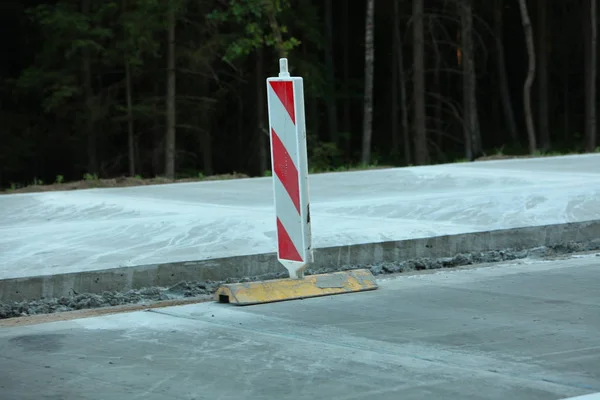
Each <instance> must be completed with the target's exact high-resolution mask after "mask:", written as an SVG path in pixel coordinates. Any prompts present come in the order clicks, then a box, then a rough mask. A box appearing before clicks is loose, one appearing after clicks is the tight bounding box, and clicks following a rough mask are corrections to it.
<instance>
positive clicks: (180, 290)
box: [0, 240, 600, 319]
mask: <svg viewBox="0 0 600 400" xmlns="http://www.w3.org/2000/svg"><path fill="white" fill-rule="evenodd" d="M596 250H600V240H592V241H587V242H568V243H564V244H559V245H556V246H549V247H546V246H542V247H536V248H532V249H526V250H522V249H505V250H499V251H487V252H476V253H461V254H456V255H454V256H452V257H443V258H416V259H411V260H403V261H398V262H387V263H379V264H374V265H346V266H343V267H341V268H335V269H333V268H330V269H318V270H311V269H308V270H307V271H306V274H307V275H314V274H322V273H329V272H335V271H340V270H351V269H359V268H368V269H370V270H371V272H372V273H373V274H374V275H383V274H394V273H402V272H411V271H421V270H431V269H441V268H454V267H463V266H468V265H476V264H485V263H494V262H502V261H511V260H521V259H526V258H530V259H544V258H554V257H560V256H565V255H568V254H573V253H582V252H590V251H596ZM286 276H287V274H286V272H282V273H279V274H270V275H262V276H257V277H247V278H243V279H228V280H227V281H224V282H212V281H208V282H179V283H178V284H176V285H174V286H172V287H168V288H162V287H149V288H143V289H137V290H129V291H127V292H104V293H100V294H92V293H82V294H77V295H73V296H69V297H61V298H50V299H40V300H35V301H22V302H10V303H0V319H6V318H14V317H22V316H29V315H36V314H52V313H57V312H64V311H73V310H83V309H94V308H102V307H111V306H121V305H127V304H145V303H152V302H159V301H165V300H176V299H184V298H196V297H197V298H201V297H204V298H206V297H207V296H211V295H212V294H214V292H215V291H216V290H217V288H218V287H219V285H221V284H222V283H236V282H250V281H256V280H265V279H277V278H285V277H286Z"/></svg>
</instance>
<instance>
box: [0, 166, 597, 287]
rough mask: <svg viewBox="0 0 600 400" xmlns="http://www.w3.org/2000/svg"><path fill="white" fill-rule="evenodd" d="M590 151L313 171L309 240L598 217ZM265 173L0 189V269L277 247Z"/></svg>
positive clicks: (348, 241)
mask: <svg viewBox="0 0 600 400" xmlns="http://www.w3.org/2000/svg"><path fill="white" fill-rule="evenodd" d="M599 166H600V154H590V155H581V156H567V157H547V158H537V159H519V160H503V161H486V162H477V163H458V164H448V165H433V166H427V167H415V168H396V169H388V170H375V171H361V172H347V173H332V174H318V175H311V177H310V195H311V224H312V232H313V247H316V248H323V247H333V246H347V245H352V244H361V243H373V242H384V241H394V240H403V239H416V238H426V237H433V236H440V235H451V234H460V233H470V232H482V231H490V230H495V229H508V228H518V227H524V226H536V225H550V224H559V223H564V222H578V221H588V220H594V219H598V218H600V168H599ZM271 185H272V182H271V179H269V178H258V179H241V180H235V181H220V182H200V183H182V184H174V185H160V186H143V187H135V188H115V189H93V190H81V191H71V192H47V193H31V194H18V195H6V196H0V279H9V278H21V277H30V276H39V275H56V274H64V273H73V272H81V271H94V270H101V269H109V268H119V267H128V266H140V265H148V264H162V263H172V262H186V261H199V260H209V259H214V258H221V257H232V256H243V255H249V254H264V253H271V252H274V251H275V250H276V243H275V226H276V224H275V217H274V210H273V189H272V186H271Z"/></svg>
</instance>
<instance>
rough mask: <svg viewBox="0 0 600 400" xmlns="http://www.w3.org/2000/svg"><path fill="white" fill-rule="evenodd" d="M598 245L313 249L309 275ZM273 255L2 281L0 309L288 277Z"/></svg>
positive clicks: (429, 242) (560, 228) (570, 229)
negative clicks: (208, 283)
mask: <svg viewBox="0 0 600 400" xmlns="http://www.w3.org/2000/svg"><path fill="white" fill-rule="evenodd" d="M598 240H600V220H590V221H583V222H571V223H562V224H554V225H542V226H534V227H522V228H512V229H501V230H493V231H483V232H473V233H463V234H456V235H444V236H436V237H429V238H419V239H409V240H399V241H388V242H375V243H365V244H356V245H349V246H336V247H329V248H319V249H315V264H313V265H312V266H311V269H310V271H309V273H319V272H331V271H339V270H344V269H353V268H361V267H362V268H364V267H369V266H370V265H374V264H381V263H390V262H398V261H399V260H400V261H402V260H413V259H420V258H442V257H453V256H455V255H458V254H462V253H477V252H487V251H502V250H505V249H514V250H525V249H534V248H537V247H541V246H560V245H564V244H567V243H569V242H575V243H588V242H593V241H598ZM285 276H286V272H285V270H284V269H283V267H282V266H281V265H280V264H279V263H278V261H277V257H276V254H275V253H268V254H255V255H246V256H235V257H228V258H220V259H212V260H203V261H191V262H176V263H166V264H155V265H143V266H135V267H121V268H115V269H108V270H98V271H82V272H76V273H65V274H57V275H49V276H35V277H25V278H14V279H5V280H0V303H2V302H5V303H6V302H11V301H35V300H38V299H43V298H60V297H63V296H73V295H77V294H83V293H86V294H90V293H91V294H99V293H103V292H107V291H115V292H123V291H127V290H131V289H142V288H147V287H170V286H172V285H175V284H177V283H179V282H182V281H184V282H185V281H187V282H194V281H212V282H223V281H225V282H227V281H236V280H240V279H252V280H256V279H273V278H278V277H285Z"/></svg>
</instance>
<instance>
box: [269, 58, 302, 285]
mask: <svg viewBox="0 0 600 400" xmlns="http://www.w3.org/2000/svg"><path fill="white" fill-rule="evenodd" d="M267 101H268V107H269V128H270V131H271V164H272V168H273V193H274V196H275V214H276V216H277V257H278V259H279V262H280V263H281V264H282V265H283V266H284V267H285V268H286V269H287V270H288V272H289V274H290V278H293V279H300V278H303V277H304V269H305V268H306V267H307V266H308V264H310V263H312V262H313V253H312V243H311V241H312V239H311V230H310V209H309V198H308V157H307V151H306V122H305V117H304V84H303V81H302V78H301V77H295V76H294V77H291V76H290V73H289V72H288V63H287V59H286V58H282V59H280V60H279V77H277V78H268V79H267Z"/></svg>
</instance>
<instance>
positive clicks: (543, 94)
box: [537, 0, 550, 151]
mask: <svg viewBox="0 0 600 400" xmlns="http://www.w3.org/2000/svg"><path fill="white" fill-rule="evenodd" d="M537 5H538V10H537V11H538V29H537V33H538V35H537V36H538V37H537V39H538V51H537V53H538V61H539V62H538V82H537V83H538V101H537V102H538V125H539V127H538V129H539V132H540V138H539V139H540V150H542V151H548V150H550V127H549V125H548V121H549V120H548V28H547V26H548V11H547V10H548V9H549V8H550V7H548V2H547V0H538V4H537Z"/></svg>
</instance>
